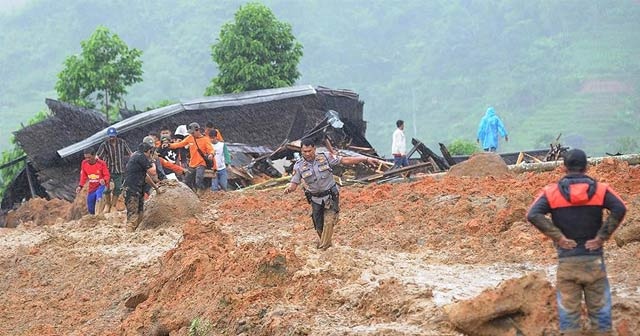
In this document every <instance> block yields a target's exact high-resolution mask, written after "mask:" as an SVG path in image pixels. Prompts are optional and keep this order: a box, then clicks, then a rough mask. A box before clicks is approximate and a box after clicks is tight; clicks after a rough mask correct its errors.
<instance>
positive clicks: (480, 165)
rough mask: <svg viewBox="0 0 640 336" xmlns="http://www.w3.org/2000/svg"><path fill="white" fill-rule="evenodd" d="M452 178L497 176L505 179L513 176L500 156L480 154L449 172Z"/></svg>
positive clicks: (455, 166)
mask: <svg viewBox="0 0 640 336" xmlns="http://www.w3.org/2000/svg"><path fill="white" fill-rule="evenodd" d="M448 175H451V176H472V177H482V176H495V177H505V176H510V175H512V174H511V172H509V168H508V167H507V164H506V163H505V162H504V160H503V159H502V158H501V157H500V155H498V154H496V153H478V154H474V155H472V156H471V157H470V158H469V160H466V161H463V162H460V163H458V164H456V165H454V166H453V167H451V169H450V170H449V173H448Z"/></svg>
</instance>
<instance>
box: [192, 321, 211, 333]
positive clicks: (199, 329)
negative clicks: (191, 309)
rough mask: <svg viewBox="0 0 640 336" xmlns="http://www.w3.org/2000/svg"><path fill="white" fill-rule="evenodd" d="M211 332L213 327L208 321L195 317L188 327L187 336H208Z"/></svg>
mask: <svg viewBox="0 0 640 336" xmlns="http://www.w3.org/2000/svg"><path fill="white" fill-rule="evenodd" d="M212 330H213V325H212V324H211V322H210V321H208V320H206V319H201V318H199V317H196V318H194V319H193V320H192V321H191V324H190V325H189V336H209V335H211V334H212Z"/></svg>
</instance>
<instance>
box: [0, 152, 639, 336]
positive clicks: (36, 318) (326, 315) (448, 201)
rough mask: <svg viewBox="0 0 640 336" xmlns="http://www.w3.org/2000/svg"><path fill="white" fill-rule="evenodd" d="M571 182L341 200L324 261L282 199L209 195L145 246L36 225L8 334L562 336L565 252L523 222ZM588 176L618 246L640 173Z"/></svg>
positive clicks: (625, 267)
mask: <svg viewBox="0 0 640 336" xmlns="http://www.w3.org/2000/svg"><path fill="white" fill-rule="evenodd" d="M562 174H563V173H562V171H561V169H560V168H558V169H556V170H554V171H550V172H541V173H524V174H513V175H512V174H506V175H499V176H496V175H493V174H490V175H487V176H479V177H469V176H457V175H456V174H446V175H445V176H444V178H439V179H436V178H433V177H429V176H427V177H424V178H420V179H411V180H407V182H404V183H393V184H391V183H387V184H369V185H353V186H348V187H344V188H342V190H341V213H340V222H339V223H338V224H337V225H336V227H335V233H334V246H333V247H331V248H329V249H328V250H326V251H319V250H317V249H316V248H315V243H316V239H317V235H316V234H315V232H314V230H313V228H312V225H311V222H310V218H309V215H310V209H309V207H308V205H307V204H306V200H305V199H304V197H303V195H302V193H299V192H297V193H295V194H289V195H283V194H282V190H281V189H271V190H245V191H236V192H227V193H212V194H207V195H205V196H204V197H201V198H200V202H201V203H202V212H201V213H199V214H197V215H195V217H194V218H187V219H183V220H181V221H180V222H179V223H178V222H174V221H169V224H167V225H166V226H161V227H158V228H155V229H148V230H140V231H137V232H134V233H127V232H126V230H125V225H124V221H125V218H124V217H125V216H124V212H113V213H109V214H106V215H105V217H104V218H103V219H102V218H97V217H94V218H93V219H91V218H92V217H90V216H85V217H82V219H80V220H74V221H69V222H58V223H55V224H53V225H46V226H36V225H30V224H28V222H24V224H21V225H20V226H18V227H17V228H15V229H6V228H5V229H0V270H2V272H0V301H2V302H3V305H1V306H0V334H2V335H5V334H6V335H43V334H50V335H94V334H100V335H189V330H190V329H191V330H193V328H196V327H198V328H201V329H202V330H204V329H206V330H208V332H209V333H210V334H214V335H217V334H240V335H474V331H470V330H471V329H474V328H475V329H476V331H478V330H484V332H488V334H491V335H497V336H500V335H516V334H517V332H518V329H519V332H520V333H521V334H524V335H542V334H545V335H558V331H557V318H556V314H555V310H554V309H555V307H554V304H555V303H554V299H553V283H554V279H555V264H556V259H555V258H556V257H555V251H554V249H553V247H552V246H551V242H550V241H549V240H548V239H546V238H544V236H543V235H542V234H540V233H539V232H538V231H537V230H536V229H535V228H534V227H533V226H532V225H531V224H528V223H526V219H525V213H526V209H527V207H528V206H529V204H530V203H531V202H532V201H533V199H534V198H535V197H536V194H537V193H538V191H539V190H540V188H542V187H543V186H544V185H546V184H548V183H552V182H554V181H557V180H558V179H559V178H560V177H561V176H562ZM590 174H591V175H592V176H593V177H595V178H596V179H598V180H600V181H603V182H606V183H610V184H611V185H612V186H613V187H614V188H615V189H616V190H617V191H618V192H619V194H620V196H621V197H622V198H623V199H624V200H625V202H627V205H628V207H629V212H628V215H627V218H626V219H625V223H624V224H623V225H624V226H623V227H622V228H621V231H620V233H621V232H624V231H623V230H625V226H629V227H631V226H632V225H634V224H635V223H636V222H638V220H639V219H640V218H639V217H640V214H639V213H638V210H637V209H638V206H637V205H638V204H639V202H640V196H638V195H640V183H639V182H640V167H637V166H629V165H628V164H626V163H621V162H617V161H611V162H608V161H607V162H603V163H601V164H599V165H597V166H595V167H593V168H592V169H591V171H590ZM176 197H179V196H176ZM171 211H173V210H171ZM167 216H168V217H169V218H170V216H169V215H167ZM625 241H628V242H627V243H626V244H624V246H622V247H619V246H618V245H617V244H616V242H615V240H614V239H612V240H611V241H608V242H607V243H606V245H605V247H606V249H607V255H606V260H607V270H608V272H609V276H610V282H611V286H612V292H613V302H614V306H613V316H614V322H613V324H614V329H615V331H616V334H617V335H621V336H630V335H634V333H635V332H637V330H640V306H639V305H638V304H637V302H638V301H639V300H640V294H639V293H638V291H637V288H638V287H639V286H640V267H639V266H638V264H637V260H638V258H640V242H639V241H637V240H634V239H626V238H625ZM522 279H526V280H522ZM525 287H526V288H527V290H524V288H525ZM528 291H530V292H528ZM452 307H457V308H452ZM474 307H483V309H476V308H474ZM500 307H503V308H504V307H506V308H504V309H503V308H500ZM456 311H457V312H458V313H455V312H456ZM460 312H474V313H475V315H473V314H470V313H464V314H463V313H460ZM482 328H484V329H482ZM516 328H517V329H516ZM478 332H480V331H478ZM480 334H481V333H477V334H476V335H480ZM485 334H487V333H485Z"/></svg>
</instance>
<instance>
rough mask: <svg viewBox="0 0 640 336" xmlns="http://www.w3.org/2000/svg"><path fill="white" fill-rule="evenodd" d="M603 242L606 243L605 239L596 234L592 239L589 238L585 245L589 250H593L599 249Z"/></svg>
mask: <svg viewBox="0 0 640 336" xmlns="http://www.w3.org/2000/svg"><path fill="white" fill-rule="evenodd" d="M602 244H604V240H602V238H600V237H598V236H596V237H595V238H593V239H591V240H587V242H586V243H584V247H586V248H587V250H589V251H593V250H597V249H599V248H601V247H602Z"/></svg>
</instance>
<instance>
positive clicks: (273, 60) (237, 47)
mask: <svg viewBox="0 0 640 336" xmlns="http://www.w3.org/2000/svg"><path fill="white" fill-rule="evenodd" d="M211 51H212V53H211V56H212V58H213V61H214V62H216V63H217V64H218V70H219V73H218V76H217V77H214V78H213V79H212V80H211V84H210V85H209V87H207V89H206V90H205V93H204V94H205V95H207V96H211V95H215V94H222V93H232V92H243V91H248V90H259V89H267V88H277V87H284V86H291V85H293V83H295V81H296V80H297V79H298V78H299V77H300V73H299V72H298V63H299V61H300V58H301V57H302V45H301V44H300V43H298V42H297V41H296V39H295V37H294V36H293V34H292V33H291V25H289V24H288V23H284V22H280V21H278V19H277V18H276V17H275V15H274V14H273V13H272V12H271V10H270V9H269V8H268V7H266V6H264V5H262V4H259V3H248V4H246V5H244V6H241V7H240V8H239V9H238V11H237V12H236V14H235V22H230V23H226V24H224V25H223V26H222V29H221V30H220V36H219V38H218V39H217V43H215V44H213V45H212V46H211Z"/></svg>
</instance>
